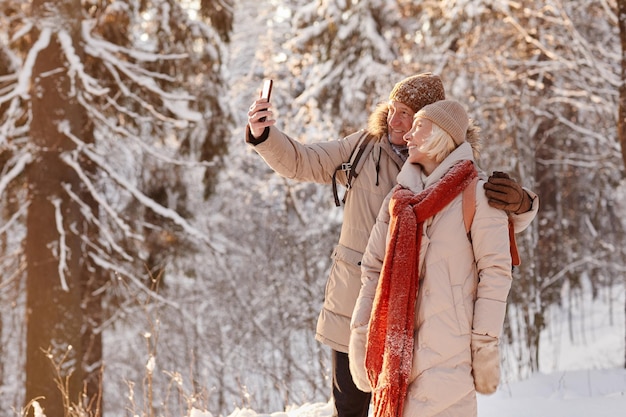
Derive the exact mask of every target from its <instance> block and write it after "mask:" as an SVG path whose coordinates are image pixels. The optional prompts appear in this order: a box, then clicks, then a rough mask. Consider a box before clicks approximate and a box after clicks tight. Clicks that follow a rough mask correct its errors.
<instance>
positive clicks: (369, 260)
mask: <svg viewBox="0 0 626 417" xmlns="http://www.w3.org/2000/svg"><path fill="white" fill-rule="evenodd" d="M463 159H472V151H471V147H470V146H469V144H467V143H464V144H462V145H461V146H460V147H459V148H457V149H456V150H455V151H454V152H452V154H450V155H449V156H448V158H446V160H444V162H442V164H441V165H440V166H439V167H438V168H437V169H436V170H435V171H434V172H433V173H432V174H431V175H430V176H428V177H427V178H426V177H423V176H422V173H421V170H420V167H419V166H418V165H413V164H406V165H405V166H404V167H403V169H402V172H401V173H400V174H399V176H398V182H399V183H400V184H402V185H403V186H405V187H407V188H410V189H411V190H412V191H413V192H415V193H418V192H420V191H421V190H423V189H424V188H425V187H426V186H428V185H430V184H432V183H433V182H435V181H436V180H438V179H439V178H441V176H443V174H444V173H445V172H446V171H447V170H448V169H449V168H450V167H451V166H452V165H453V164H454V163H455V162H457V161H459V160H463ZM422 178H426V184H422ZM389 199H390V196H388V198H387V199H386V200H385V202H384V203H383V206H382V207H381V211H380V214H379V216H378V219H377V221H376V224H375V226H374V228H373V230H372V233H371V237H370V240H369V243H368V246H367V249H366V251H365V254H364V256H363V266H362V287H361V290H360V294H359V296H358V300H357V303H356V306H355V310H354V314H353V318H352V337H351V340H350V352H349V354H350V365H351V371H352V374H353V379H354V380H355V383H356V384H357V386H359V388H360V389H362V390H367V391H369V390H371V388H370V387H369V383H368V381H367V376H366V373H365V343H366V333H367V325H368V321H369V318H370V313H371V310H372V304H373V300H374V296H375V293H376V287H377V283H378V278H379V274H380V271H381V267H382V262H383V258H384V255H385V248H386V243H387V235H388V234H387V229H388V225H389V210H388V205H389V204H388V201H389ZM471 236H472V239H473V244H474V245H473V249H472V244H471V243H470V241H469V239H468V238H467V236H466V234H465V228H464V225H463V211H462V196H461V195H459V196H457V197H456V199H455V200H453V201H452V203H450V204H449V205H448V206H446V207H445V208H444V209H443V210H442V211H440V212H439V213H437V214H436V215H435V216H434V217H431V218H430V219H428V220H427V221H426V222H425V224H424V230H423V236H422V245H421V248H420V281H419V290H418V296H417V301H416V309H415V314H416V320H415V348H414V353H413V365H412V371H411V376H410V379H409V388H408V392H407V397H406V400H405V401H406V402H405V407H404V416H406V417H408V416H411V417H417V416H419V417H429V416H439V417H443V416H450V417H459V416H463V417H469V416H475V415H476V392H475V389H474V381H473V377H472V357H471V350H470V342H471V334H472V332H475V333H477V334H484V335H489V336H492V337H496V338H498V337H499V336H500V333H501V330H502V325H503V322H504V316H505V309H506V299H507V296H508V293H509V289H510V286H511V259H510V253H509V240H508V227H507V217H506V214H505V213H504V212H503V211H501V210H497V209H494V208H492V207H490V206H489V204H488V203H487V198H486V197H485V194H484V190H483V187H482V181H479V183H478V185H477V189H476V214H475V217H474V221H473V223H472V228H471ZM475 260H476V261H475ZM479 281H480V285H479Z"/></svg>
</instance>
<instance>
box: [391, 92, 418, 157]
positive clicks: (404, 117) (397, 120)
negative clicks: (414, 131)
mask: <svg viewBox="0 0 626 417" xmlns="http://www.w3.org/2000/svg"><path fill="white" fill-rule="evenodd" d="M414 114H415V112H414V111H413V110H412V109H411V108H410V107H409V106H407V105H406V104H402V103H400V102H399V101H394V100H389V113H387V128H388V130H389V140H390V141H391V143H393V144H394V145H400V146H402V145H405V141H404V139H403V138H404V135H405V134H406V132H408V131H409V130H410V129H411V125H412V124H413V115H414Z"/></svg>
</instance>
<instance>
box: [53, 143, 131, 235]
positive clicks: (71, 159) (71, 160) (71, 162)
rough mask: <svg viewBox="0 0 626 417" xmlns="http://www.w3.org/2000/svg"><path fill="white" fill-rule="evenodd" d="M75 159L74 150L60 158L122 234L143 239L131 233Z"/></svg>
mask: <svg viewBox="0 0 626 417" xmlns="http://www.w3.org/2000/svg"><path fill="white" fill-rule="evenodd" d="M76 159H77V158H76V152H72V155H70V154H62V155H61V160H62V161H63V162H65V163H66V164H67V165H68V166H69V167H70V168H72V169H73V170H74V171H75V172H76V174H78V177H79V178H80V180H81V181H82V182H83V184H84V185H85V186H86V187H87V190H89V193H90V194H91V196H92V197H93V198H94V200H96V202H97V203H98V204H99V205H100V207H101V208H102V209H103V210H104V211H105V212H107V213H108V214H109V216H111V218H112V219H113V221H114V222H115V223H116V224H117V225H118V226H119V228H120V229H122V231H123V232H124V235H125V236H126V237H127V238H131V239H137V240H139V241H143V236H141V235H139V234H136V233H133V231H132V228H131V227H130V226H129V225H128V224H127V223H126V222H125V221H124V220H122V219H121V218H120V217H119V216H118V215H117V212H116V211H115V209H113V207H111V206H110V205H109V204H108V203H107V201H106V199H105V198H104V197H103V196H101V195H100V193H98V191H97V190H96V187H95V186H94V185H93V183H92V182H91V180H90V179H89V177H88V176H87V174H86V173H85V171H83V168H82V167H81V166H80V164H79V163H78V162H77V161H76Z"/></svg>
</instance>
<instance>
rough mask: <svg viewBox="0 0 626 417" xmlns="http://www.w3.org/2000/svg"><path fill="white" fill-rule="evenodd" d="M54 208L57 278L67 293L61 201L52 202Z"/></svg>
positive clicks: (65, 246) (65, 247)
mask: <svg viewBox="0 0 626 417" xmlns="http://www.w3.org/2000/svg"><path fill="white" fill-rule="evenodd" d="M52 205H53V206H54V220H55V223H56V227H57V232H58V233H59V247H58V261H59V264H58V265H57V267H58V270H59V278H61V289H62V290H63V291H65V292H69V291H70V289H69V287H68V286H67V279H66V278H65V271H66V270H67V256H66V254H67V250H68V249H67V245H66V243H65V229H64V228H63V215H62V214H61V199H60V198H55V199H53V200H52Z"/></svg>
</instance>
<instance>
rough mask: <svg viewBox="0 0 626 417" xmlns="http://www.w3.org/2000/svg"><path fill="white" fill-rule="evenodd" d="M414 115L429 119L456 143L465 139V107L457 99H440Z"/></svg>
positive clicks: (466, 121)
mask: <svg viewBox="0 0 626 417" xmlns="http://www.w3.org/2000/svg"><path fill="white" fill-rule="evenodd" d="M415 117H416V118H417V117H422V118H424V119H428V120H430V121H431V122H433V123H434V124H436V125H437V126H439V127H440V128H442V129H443V130H445V131H446V132H447V133H448V134H449V135H450V136H451V137H452V140H453V141H454V143H456V144H457V145H460V144H461V143H463V142H464V141H465V133H466V132H467V126H468V125H469V119H468V117H467V113H466V112H465V109H464V108H463V106H461V104H459V102H457V101H453V100H441V101H437V102H435V103H433V104H429V105H427V106H424V107H423V108H422V110H420V111H418V112H417V114H416V115H415Z"/></svg>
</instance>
